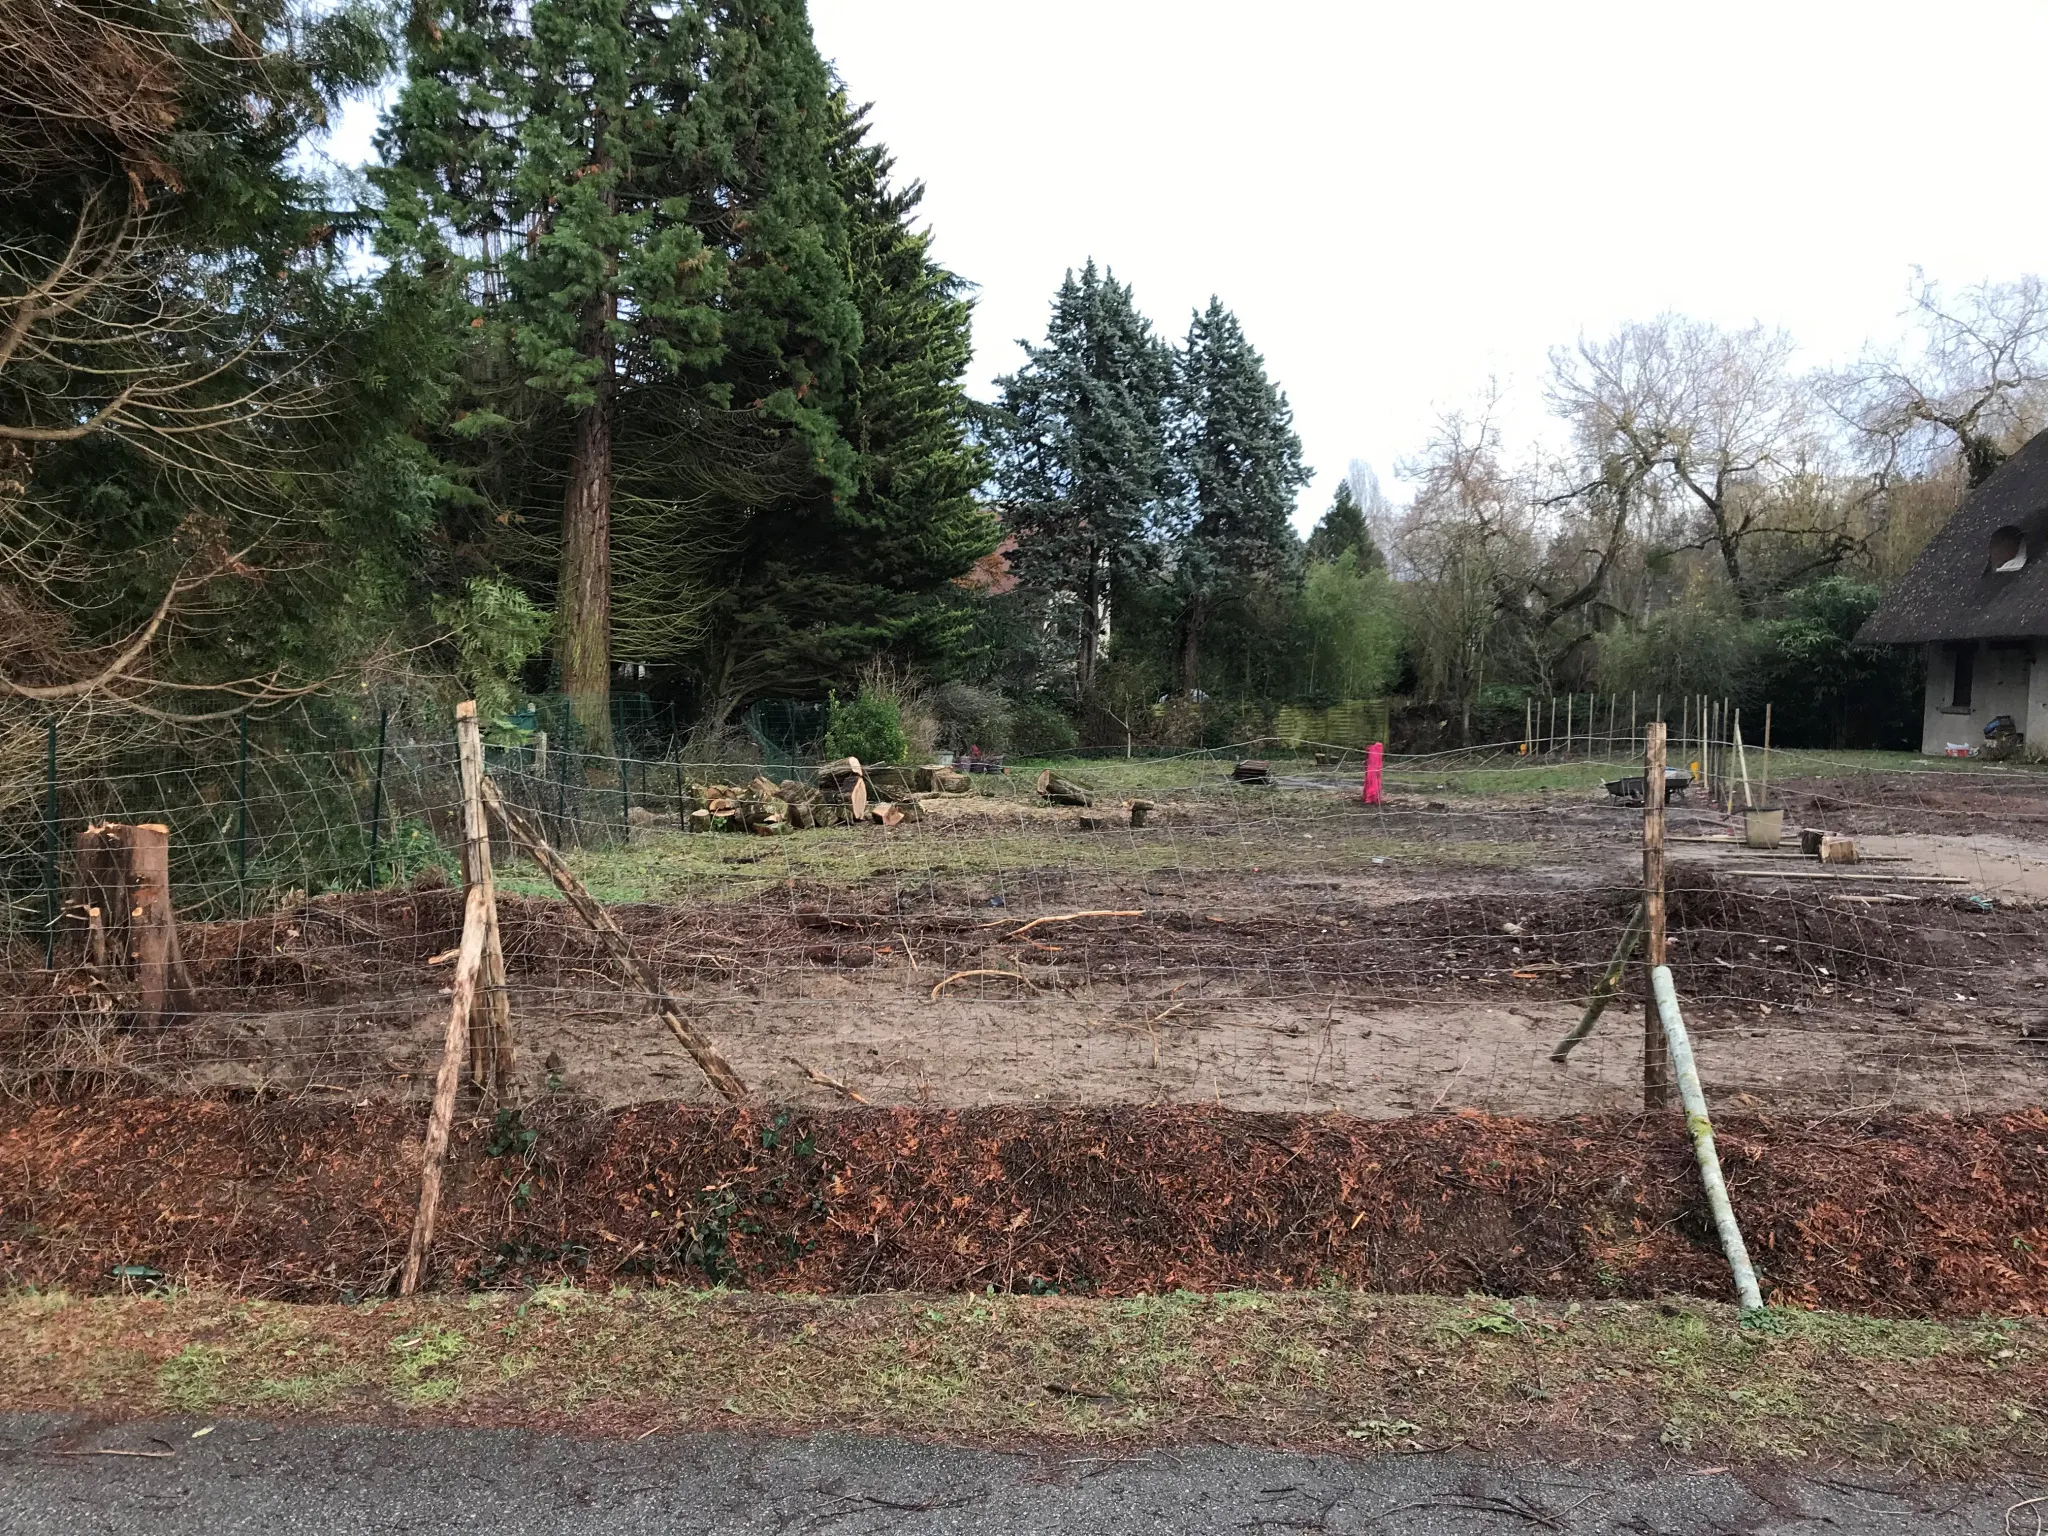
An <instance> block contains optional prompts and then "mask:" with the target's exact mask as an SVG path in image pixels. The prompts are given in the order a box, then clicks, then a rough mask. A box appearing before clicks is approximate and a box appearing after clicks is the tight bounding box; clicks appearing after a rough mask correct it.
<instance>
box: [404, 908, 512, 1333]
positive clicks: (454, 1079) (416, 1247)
mask: <svg viewBox="0 0 2048 1536" xmlns="http://www.w3.org/2000/svg"><path fill="white" fill-rule="evenodd" d="M490 928H491V922H490V893H489V891H488V890H486V888H485V887H483V886H481V885H472V886H470V888H469V895H468V897H467V898H466V899H465V900H464V901H463V904H462V948H461V949H460V951H458V953H457V955H456V960H455V982H454V985H453V987H452V988H451V989H450V990H451V992H452V994H453V996H452V998H451V1000H450V1002H449V1005H448V1033H447V1035H446V1036H445V1037H444V1039H443V1040H442V1042H441V1070H440V1073H439V1074H438V1075H437V1076H436V1077H435V1079H434V1107H433V1110H432V1111H431V1112H430V1113H429V1114H428V1116H427V1143H426V1148H425V1150H424V1151H423V1152H422V1153H421V1157H420V1204H419V1210H418V1211H417V1212H416V1213H415V1214H414V1216H413V1220H412V1241H411V1242H409V1243H408V1244H406V1248H405V1266H404V1268H402V1269H401V1270H400V1271H399V1274H398V1294H399V1295H401V1296H410V1295H411V1294H412V1293H413V1292H414V1291H416V1290H418V1289H419V1288H420V1278H421V1276H423V1275H424V1274H425V1273H426V1267H427V1250H428V1249H430V1248H432V1247H433V1246H434V1219H435V1217H436V1216H438V1215H439V1214H440V1210H441V1169H442V1166H443V1164H445V1163H446V1162H447V1161H448V1136H449V1133H450V1131H451V1130H452V1129H453V1127H454V1124H455V1093H456V1090H457V1089H458V1088H460V1087H461V1086H462V1059H463V1057H464V1055H466V1054H467V1052H468V1048H469V1010H470V1007H471V1005H472V1004H473V1003H474V1002H475V1001H476V991H477V979H478V976H479V975H480V973H481V972H482V970H483V960H484V941H485V940H486V938H487V937H488V936H489V934H490Z"/></svg>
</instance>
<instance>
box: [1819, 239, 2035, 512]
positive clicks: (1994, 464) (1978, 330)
mask: <svg viewBox="0 0 2048 1536" xmlns="http://www.w3.org/2000/svg"><path fill="white" fill-rule="evenodd" d="M1910 314H1911V319H1912V327H1911V329H1912V332H1913V338H1912V339H1913V341H1914V342H1915V343H1916V344H1917V351H1916V353H1915V355H1914V356H1912V357H1911V358H1910V359H1907V358H1904V357H1902V356H1901V354H1900V351H1899V349H1898V348H1891V349H1886V350H1881V351H1870V352H1866V353H1865V354H1864V355H1863V357H1862V359H1861V360H1859V361H1858V363H1857V364H1856V365H1855V366H1854V367H1853V368H1849V369H1846V370H1844V371H1843V372H1842V373H1840V374H1839V375H1837V376H1836V377H1835V379H1834V380H1833V381H1832V382H1833V385H1834V393H1835V398H1836V401H1837V404H1838V407H1839V408H1840V409H1841V411H1842V413H1843V414H1844V416H1845V417H1847V419H1848V420H1849V421H1850V422H1852V423H1853V424H1854V425H1855V426H1856V428H1857V429H1858V430H1859V431H1860V432H1861V433H1862V434H1863V437H1864V440H1865V443H1866V445H1867V446H1868V447H1869V448H1870V449H1871V456H1872V457H1873V458H1874V459H1875V461H1876V464H1875V468H1876V470H1877V472H1878V473H1879V475H1880V476H1881V477H1883V478H1885V479H1887V480H1889V479H1891V478H1893V477H1895V476H1898V475H1900V474H1901V473H1903V474H1905V475H1913V476H1926V475H1930V474H1933V473H1936V472H1938V470H1939V468H1940V462H1941V460H1942V459H1943V458H1944V457H1945V456H1946V455H1948V454H1950V453H1954V454H1955V455H1957V456H1958V457H1959V458H1960V459H1961V460H1962V464H1963V469H1964V482H1965V485H1966V487H1975V486H1979V485H1982V484H1983V483H1984V482H1985V481H1986V480H1988V479H1989V478H1990V477H1991V473H1992V471H1993V470H1995V469H1997V468H1998V466H1999V465H2000V464H2002V463H2004V462H2005V459H2006V456H2007V455H2008V454H2010V453H2011V452H2012V451H2013V450H2014V449H2015V448H2017V447H2018V446H2019V444H2020V442H2021V441H2023V440H2024V439H2025V438H2026V437H2028V436H2030V435H2031V434H2032V433H2033V432H2034V431H2036V430H2038V429H2039V427H2040V425H2041V422H2042V418H2043V416H2044V414H2048V289H2044V287H2043V285H2042V282H2041V279H2040V278H2038V277H2032V276H2029V277H2022V278H2020V279H2018V280H2017V281H2015V282H2009V283H1979V284H1977V285H1976V286H1975V287H1972V288H1966V289H1964V290H1963V291H1962V293H1961V294H1960V295H1959V296H1958V297H1957V298H1955V299H1954V300H1950V299H1948V298H1945V297H1944V296H1943V294H1942V292H1941V289H1940V287H1939V285H1937V284H1936V283H1934V282H1932V281H1931V280H1929V279H1928V278H1927V277H1926V276H1925V275H1924V274H1920V273H1917V272H1916V274H1915V277H1914V284H1913V307H1912V310H1911V311H1910Z"/></svg>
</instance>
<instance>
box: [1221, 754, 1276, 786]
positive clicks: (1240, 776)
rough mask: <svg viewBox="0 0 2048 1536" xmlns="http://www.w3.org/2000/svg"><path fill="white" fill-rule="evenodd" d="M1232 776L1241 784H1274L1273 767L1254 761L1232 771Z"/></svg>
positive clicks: (1266, 763)
mask: <svg viewBox="0 0 2048 1536" xmlns="http://www.w3.org/2000/svg"><path fill="white" fill-rule="evenodd" d="M1230 776H1231V777H1232V778H1233V779H1235V780H1236V781H1237V782H1238V783H1240V784H1270V783H1272V782H1273V765H1272V764H1271V763H1268V762H1263V761H1260V760H1258V759H1252V760H1249V761H1246V762H1242V763H1239V764H1238V765H1237V766H1236V767H1235V768H1233V769H1231V770H1230Z"/></svg>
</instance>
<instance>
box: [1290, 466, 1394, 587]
mask: <svg viewBox="0 0 2048 1536" xmlns="http://www.w3.org/2000/svg"><path fill="white" fill-rule="evenodd" d="M1347 549H1352V550H1356V551H1357V552H1358V568H1359V569H1360V570H1361V571H1368V570H1379V569H1384V568H1385V566H1386V563H1387V559H1386V556H1385V555H1383V554H1381V553H1380V547H1379V545H1378V543H1377V542H1375V541H1374V539H1373V536H1372V530H1371V529H1369V528H1367V527H1366V526H1365V509H1364V508H1363V507H1361V506H1359V504H1358V497H1357V496H1355V495H1354V494H1353V493H1352V490H1351V482H1350V480H1348V479H1345V480H1339V481H1338V482H1337V494H1336V496H1335V498H1333V499H1332V501H1331V502H1330V510H1329V511H1327V512H1325V513H1324V514H1323V517H1322V521H1321V522H1319V523H1317V524H1316V526H1315V530H1314V531H1313V532H1312V533H1310V534H1309V536H1308V557H1309V559H1311V560H1318V561H1322V562H1325V563H1327V562H1329V561H1332V560H1335V559H1337V558H1338V557H1339V556H1340V555H1342V554H1343V553H1344V551H1345V550H1347Z"/></svg>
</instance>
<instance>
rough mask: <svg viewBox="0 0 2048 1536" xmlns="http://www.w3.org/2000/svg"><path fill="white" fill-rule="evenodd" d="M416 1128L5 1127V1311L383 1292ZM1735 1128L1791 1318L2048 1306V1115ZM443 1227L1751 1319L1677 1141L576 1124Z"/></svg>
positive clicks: (696, 1265) (936, 1120)
mask: <svg viewBox="0 0 2048 1536" xmlns="http://www.w3.org/2000/svg"><path fill="white" fill-rule="evenodd" d="M421 1118H422V1117H421V1115H420V1113H419V1112H418V1111H417V1110H416V1109H407V1108H402V1107H393V1106H388V1105H375V1106H364V1107H361V1108H357V1109H349V1108H343V1107H336V1108H317V1107H312V1106H308V1105H303V1104H301V1105H292V1104H280V1103H247V1102H240V1103H229V1102H217V1101H192V1100H153V1099H145V1100H103V1101H94V1102H86V1103H78V1104H70V1105H61V1106H46V1107H39V1108H22V1107H16V1108H12V1109H8V1110H5V1111H0V1282H4V1283H11V1284H16V1285H22V1284H35V1285H42V1286H65V1287H68V1288H71V1289H74V1290H106V1289H111V1288H116V1287H120V1286H124V1285H126V1286H133V1285H137V1284H144V1285H147V1284H153V1283H157V1277H158V1276H159V1275H161V1276H163V1277H166V1278H168V1279H170V1280H174V1281H188V1282H194V1283H205V1284H211V1285H225V1286H229V1287H234V1288H237V1289H239V1290H241V1291H244V1292H246V1293H249V1294H252V1295H261V1296H268V1297H276V1298H284V1299H294V1300H332V1299H334V1298H335V1297H337V1296H345V1295H357V1296H360V1295H365V1294H369V1293H371V1292H373V1291H376V1290H378V1289H380V1288H381V1287H383V1286H384V1285H386V1284H387V1283H388V1280H389V1276H390V1274H391V1273H392V1271H393V1270H394V1268H395V1266H396V1264H397V1262H398V1259H399V1257H400V1255H401V1254H402V1252H403V1250H404V1246H405V1240H406V1235H407V1233H408V1231H409V1228H410V1223H411V1219H412V1212H413V1204H414V1200H415V1197H416V1190H417V1186H416V1177H417V1165H418V1155H419V1154H418V1143H419V1138H420V1130H421V1124H420V1122H421ZM1718 1130H1719V1133H1720V1138H1721V1147H1722V1153H1723V1157H1724V1160H1725V1164H1726V1167H1727V1171H1728V1176H1729V1183H1730V1186H1731V1188H1732V1191H1733V1195H1734V1201H1735V1206H1736V1210H1737V1212H1738V1214H1739V1215H1740V1216H1741V1218H1742V1221H1743V1224H1744V1227H1745V1230H1746V1232H1747V1234H1748V1236H1749V1241H1750V1244H1751V1247H1752V1250H1753V1251H1754V1254H1755V1256H1756V1259H1757V1261H1758V1267H1759V1268H1760V1269H1761V1270H1762V1272H1763V1274H1764V1277H1765V1284H1766V1289H1767V1291H1768V1292H1769V1293H1770V1294H1771V1295H1772V1296H1773V1297H1774V1298H1775V1299H1777V1300H1781V1301H1785V1302H1789V1303H1796V1304H1800V1305H1807V1306H1826V1307H1834V1308H1843V1309H1850V1310H1863V1311H1869V1312H1875V1313H1882V1314H1890V1315H1895V1316H1898V1315H1923V1316H1958V1315H1963V1316H1967V1315H1974V1314H1978V1313H1985V1312H1990V1313H2006V1314H2012V1313H2039V1312H2043V1311H2048V1262H2044V1258H2043V1255H2044V1253H2048V1115H2044V1114H2042V1113H2040V1112H2038V1111H2036V1112H2029V1113H2026V1114H2016V1115H2003V1116H1983V1117H1976V1118H1947V1117H1939V1116H1927V1115H1918V1116H1894V1117H1886V1118H1882V1119H1874V1120H1871V1121H1868V1122H1861V1123H1849V1122H1843V1121H1826V1122H1820V1123H1802V1122H1796V1121H1791V1120H1773V1119H1765V1118H1759V1117H1744V1118H1738V1119H1731V1120H1729V1121H1726V1122H1723V1123H1722V1124H1720V1125H1719V1127H1718ZM440 1232H441V1236H440V1241H439V1245H438V1247H437V1251H436V1259H435V1266H434V1279H435V1282H436V1283H437V1284H439V1285H441V1286H444V1287H460V1286H475V1285H508V1284H531V1283H536V1282H540V1281H545V1280H549V1279H561V1278H568V1279H573V1280H576V1281H578V1282H581V1283H586V1284H590V1283H598V1284H604V1283H625V1284H682V1285H699V1286H701V1285H704V1284H707V1283H710V1282H714V1281H716V1282H722V1283H725V1284H729V1285H735V1286H746V1287H755V1288H775V1289H782V1290H800V1291H869V1290H882V1289H892V1290H893V1289H904V1290H926V1291H954V1290H963V1289H965V1290H976V1291H978V1290H981V1289H983V1288H984V1287H987V1286H994V1287H995V1288H996V1289H997V1290H999V1291H1033V1290H1037V1291H1050V1290H1060V1291H1065V1292H1072V1293H1088V1294H1099V1295H1127V1294H1132V1293H1139V1292H1152V1291H1162V1290H1167V1289H1173V1288H1188V1289H1197V1290H1210V1289H1221V1288H1227V1287H1265V1288H1299V1287H1307V1286H1314V1285H1319V1284H1330V1283H1334V1284H1341V1285H1345V1286H1354V1287H1360V1288H1365V1289H1371V1290H1380V1291H1411V1292H1412V1291H1432V1292H1453V1293H1457V1292H1465V1291H1482V1292H1490V1293H1495V1294H1502V1295H1540V1296H1550V1297H1572V1296H1623V1297H1642V1296H1649V1295H1654V1294H1657V1293H1659V1292H1689V1293H1693V1294H1698V1295H1702V1296H1709V1297H1725V1295H1726V1294H1727V1289H1728V1286H1727V1273H1726V1269H1725V1266H1724V1265H1723V1263H1722V1260H1721V1257H1720V1255H1719V1252H1718V1250H1717V1249H1716V1247H1715V1246H1714V1241H1713V1235H1712V1230H1711V1227H1710V1225H1709V1222H1708V1219H1707V1216H1706V1212H1705V1210H1704V1207H1703V1206H1702V1204H1701V1201H1700V1199H1699V1196H1698V1177H1697V1174H1696V1172H1695V1170H1694V1169H1693V1166H1692V1163H1691V1157H1690V1152H1689V1149H1688V1146H1687V1144H1686V1142H1685V1140H1684V1136H1683V1132H1682V1129H1681V1127H1680V1126H1679V1125H1678V1124H1677V1121H1676V1116H1675V1114H1674V1116H1673V1117H1672V1118H1671V1119H1669V1120H1665V1119H1658V1120H1656V1121H1643V1120H1633V1119H1622V1118H1584V1119H1577V1120H1564V1121H1516V1120H1505V1119H1497V1118H1489V1117H1482V1116H1476V1115H1459V1116H1442V1117H1418V1118H1415V1119H1409V1120H1392V1121H1384V1120H1382V1121H1366V1120H1351V1119H1345V1118H1341V1117H1332V1116H1319V1117H1294V1116H1275V1115H1245V1114H1236V1113H1231V1112H1228V1111H1222V1110H1201V1109H1187V1108H1141V1107H1130V1108H1115V1109H1035V1108H997V1109H979V1110H923V1111H911V1110H842V1111H838V1112H832V1113H801V1112H793V1111H787V1110H777V1109H774V1108H768V1107H763V1108H753V1109H746V1110H739V1111H731V1110H714V1109H703V1108H696V1107H690V1106H679V1105H647V1106H640V1107H637V1108H633V1109H629V1110H623V1111H620V1112H617V1113H615V1114H611V1115H597V1114H595V1113H590V1112H586V1111H581V1110H579V1109H577V1108H576V1107H575V1106H573V1105H571V1104H565V1103H561V1102H550V1103H548V1104H545V1105H542V1106H538V1107H536V1108H534V1109H531V1110H529V1111H528V1112H527V1113H526V1115H525V1116H524V1117H519V1118H515V1117H509V1116H500V1117H498V1118H496V1119H495V1120H492V1119H478V1120H474V1121H471V1122H468V1123H466V1124H463V1125H460V1126H458V1132H457V1139H456V1147H455V1153H454V1162H453V1166H452V1169H451V1178H450V1183H449V1186H448V1189H447V1192H446V1194H445V1195H444V1199H443V1204H442V1211H441V1228H440Z"/></svg>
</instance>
